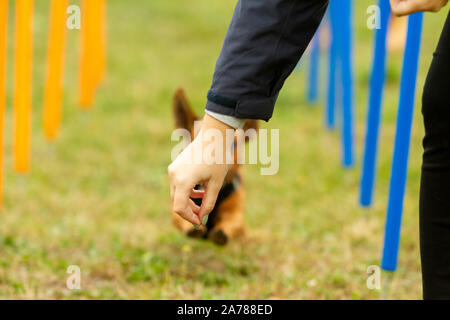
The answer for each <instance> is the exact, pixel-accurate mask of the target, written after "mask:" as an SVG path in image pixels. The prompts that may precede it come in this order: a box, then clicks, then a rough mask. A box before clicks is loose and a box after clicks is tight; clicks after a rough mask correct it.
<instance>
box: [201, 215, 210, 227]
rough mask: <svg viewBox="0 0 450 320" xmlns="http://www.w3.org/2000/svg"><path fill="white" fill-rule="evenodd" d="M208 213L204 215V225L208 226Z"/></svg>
mask: <svg viewBox="0 0 450 320" xmlns="http://www.w3.org/2000/svg"><path fill="white" fill-rule="evenodd" d="M208 217H209V216H208V215H206V216H204V217H203V219H202V225H204V226H206V224H207V223H208Z"/></svg>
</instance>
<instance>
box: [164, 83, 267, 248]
mask: <svg viewBox="0 0 450 320" xmlns="http://www.w3.org/2000/svg"><path fill="white" fill-rule="evenodd" d="M172 108H173V117H174V120H175V128H176V129H186V130H188V131H189V132H190V134H191V137H195V136H196V135H197V134H198V132H194V129H195V128H194V122H195V121H199V118H198V117H197V115H196V114H195V113H194V111H193V110H192V108H191V106H190V103H189V102H188V100H187V98H186V95H185V93H184V91H183V89H181V88H180V89H178V90H176V92H175V95H174V98H173V106H172ZM243 129H244V132H245V131H246V130H248V129H255V130H257V129H258V122H257V120H247V121H246V122H245V125H244V128H243ZM248 140H249V138H248V137H246V139H245V141H248ZM236 141H237V137H235V144H236ZM237 149H238V148H234V158H235V161H234V164H232V165H231V166H230V169H229V171H228V173H227V175H226V177H225V180H224V182H223V186H222V188H221V190H220V192H219V195H218V197H217V201H216V204H215V206H214V209H213V210H212V211H211V213H210V214H209V217H208V221H207V223H206V226H199V227H194V226H193V225H192V224H191V223H190V222H188V221H186V220H184V219H183V218H181V217H180V216H179V215H178V214H176V213H174V212H173V210H172V219H173V224H174V226H175V227H176V228H178V229H179V230H180V231H181V232H183V233H185V234H186V235H187V236H189V237H192V238H198V239H209V240H211V241H213V242H214V243H216V244H217V245H225V244H227V243H228V241H229V240H231V239H234V238H238V237H243V236H245V233H246V227H245V222H244V212H245V190H244V187H243V182H244V181H243V171H242V166H241V165H239V164H237V162H238V161H236V160H237V156H238V154H237V152H238V150H237ZM196 188H201V187H200V186H197V187H196ZM192 200H193V201H194V202H195V203H196V204H197V205H201V199H192Z"/></svg>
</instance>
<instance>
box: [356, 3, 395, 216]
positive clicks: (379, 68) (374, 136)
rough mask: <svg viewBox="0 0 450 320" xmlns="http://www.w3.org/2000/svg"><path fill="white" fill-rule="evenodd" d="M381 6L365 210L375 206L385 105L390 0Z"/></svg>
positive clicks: (362, 196) (369, 123)
mask: <svg viewBox="0 0 450 320" xmlns="http://www.w3.org/2000/svg"><path fill="white" fill-rule="evenodd" d="M378 5H379V7H380V14H381V19H380V29H378V30H377V31H376V32H375V49H374V58H373V65H372V73H371V77H370V89H369V106H368V112H367V132H366V140H365V150H364V158H363V165H362V177H361V189H360V192H361V193H360V198H359V202H360V204H361V205H362V206H363V207H369V206H371V205H372V201H373V194H374V185H375V173H376V161H377V151H378V139H379V131H380V117H381V105H382V101H383V89H384V83H385V78H386V38H387V32H388V28H389V18H390V15H391V6H390V4H389V0H379V3H378Z"/></svg>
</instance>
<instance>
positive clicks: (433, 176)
mask: <svg viewBox="0 0 450 320" xmlns="http://www.w3.org/2000/svg"><path fill="white" fill-rule="evenodd" d="M422 112H423V116H424V121H425V138H424V141H423V145H424V150H425V151H424V155H423V167H422V182H421V190H420V250H421V258H422V277H423V296H424V299H450V15H449V17H447V21H446V23H445V26H444V31H443V32H442V35H441V39H440V40H439V44H438V47H437V49H436V52H435V54H434V58H433V62H432V64H431V68H430V71H429V73H428V77H427V80H426V83H425V89H424V94H423V110H422Z"/></svg>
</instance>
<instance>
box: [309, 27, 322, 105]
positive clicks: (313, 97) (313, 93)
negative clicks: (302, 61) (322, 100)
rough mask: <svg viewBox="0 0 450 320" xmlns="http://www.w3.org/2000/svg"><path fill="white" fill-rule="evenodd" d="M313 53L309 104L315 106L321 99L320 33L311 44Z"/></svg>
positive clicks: (310, 66) (310, 61)
mask: <svg viewBox="0 0 450 320" xmlns="http://www.w3.org/2000/svg"><path fill="white" fill-rule="evenodd" d="M310 49H311V52H310V60H309V80H308V82H307V83H308V103H309V104H314V103H316V102H317V99H318V97H319V94H318V91H319V90H318V87H319V59H320V39H319V31H317V32H316V35H315V36H314V38H313V40H312V42H311V48H310Z"/></svg>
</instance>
